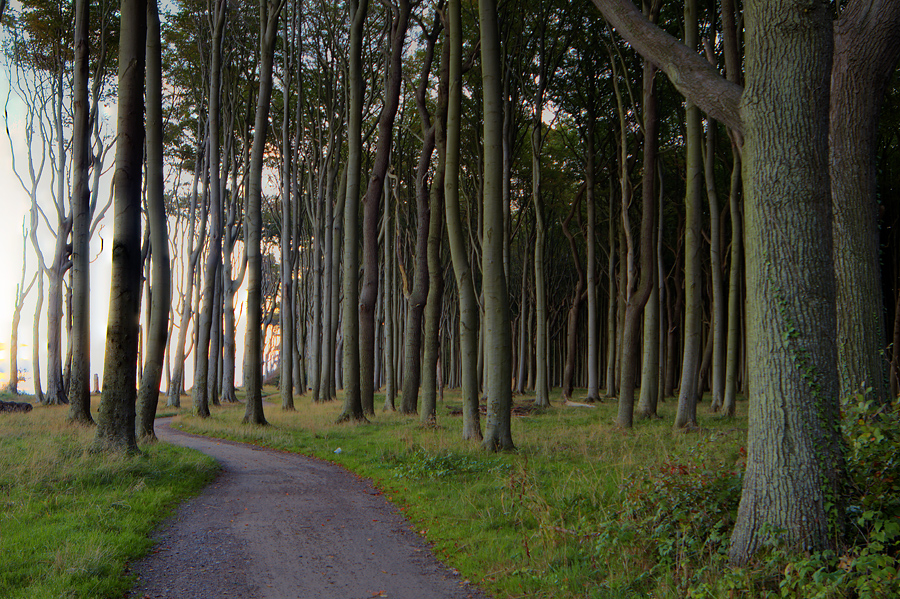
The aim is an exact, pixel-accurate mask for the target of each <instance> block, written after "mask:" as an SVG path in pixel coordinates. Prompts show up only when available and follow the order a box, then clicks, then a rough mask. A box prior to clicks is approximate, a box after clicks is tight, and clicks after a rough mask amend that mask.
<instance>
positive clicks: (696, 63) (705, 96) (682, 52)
mask: <svg viewBox="0 0 900 599" xmlns="http://www.w3.org/2000/svg"><path fill="white" fill-rule="evenodd" d="M593 2H594V5H596V6H597V8H598V9H600V12H601V13H603V17H604V18H605V19H606V20H607V21H608V22H609V24H610V25H612V26H613V27H614V28H615V29H616V31H618V32H619V35H621V36H622V37H623V38H625V40H626V41H627V42H628V43H629V44H631V46H632V47H633V48H634V49H635V50H636V51H637V52H638V53H639V54H640V55H641V56H643V57H644V58H646V59H647V60H649V61H651V62H653V63H655V64H656V65H657V66H658V67H659V69H660V70H661V71H663V72H664V73H665V74H666V75H668V77H669V80H670V81H672V85H674V86H675V89H677V90H678V91H679V92H681V94H682V95H683V96H684V97H685V98H687V99H688V100H690V101H691V102H693V103H694V104H696V105H697V106H699V107H700V109H701V110H703V111H704V112H705V113H707V114H708V115H710V116H711V117H713V118H714V119H716V120H717V121H719V122H722V123H724V124H725V125H727V126H728V127H730V128H731V129H735V130H738V131H743V125H742V123H741V116H740V112H739V105H740V101H741V93H743V88H742V87H741V86H739V85H737V84H736V83H732V82H730V81H727V80H725V79H724V78H723V77H722V76H721V75H720V74H719V73H718V72H717V71H716V69H714V68H713V67H712V66H711V65H710V64H709V63H708V62H707V61H706V59H705V58H703V57H702V56H701V55H700V54H698V53H697V52H695V51H694V50H692V49H690V48H688V47H687V46H685V45H684V44H682V43H681V42H679V41H678V40H677V39H675V38H674V37H672V36H671V35H669V34H668V33H666V32H665V31H663V30H662V29H660V28H659V27H657V26H655V25H653V24H652V23H651V22H650V21H648V20H647V18H646V17H645V16H644V15H643V14H642V13H641V11H640V10H639V9H638V8H637V7H636V6H635V5H634V3H633V2H631V0H593Z"/></svg>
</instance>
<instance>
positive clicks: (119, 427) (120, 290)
mask: <svg viewBox="0 0 900 599" xmlns="http://www.w3.org/2000/svg"><path fill="white" fill-rule="evenodd" d="M146 39H147V4H146V2H145V1H144V0H122V3H121V35H120V38H119V40H120V41H119V90H118V126H117V128H116V130H117V132H118V134H117V138H116V171H115V174H114V175H113V185H114V188H115V218H114V221H113V225H114V232H113V252H112V253H113V263H112V275H111V282H110V294H109V297H110V305H109V319H108V324H107V332H106V356H105V359H104V367H103V395H102V396H101V399H100V407H99V409H98V412H97V434H96V437H95V438H94V443H93V445H92V450H93V451H110V450H114V451H124V452H127V453H136V452H137V451H138V449H137V442H136V439H135V426H134V424H135V423H134V418H135V405H134V404H135V395H136V388H137V384H136V383H137V381H136V372H135V371H136V367H137V349H138V338H139V336H140V331H139V327H138V319H139V316H140V293H141V262H140V260H141V168H142V166H143V149H144V94H143V91H144V89H143V86H144V55H145V50H146V47H145V46H146Z"/></svg>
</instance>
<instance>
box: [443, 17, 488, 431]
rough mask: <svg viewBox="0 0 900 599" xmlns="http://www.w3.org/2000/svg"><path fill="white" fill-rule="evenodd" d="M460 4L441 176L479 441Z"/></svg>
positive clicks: (452, 38) (467, 406)
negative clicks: (463, 205)
mask: <svg viewBox="0 0 900 599" xmlns="http://www.w3.org/2000/svg"><path fill="white" fill-rule="evenodd" d="M460 1H461V0H448V3H447V15H448V27H447V29H448V34H449V35H448V39H447V43H448V44H449V45H450V57H449V61H450V74H449V79H450V81H449V90H448V95H447V99H448V101H447V159H446V160H447V162H446V169H445V175H444V195H445V197H444V211H445V213H446V217H447V238H448V241H449V245H450V256H451V259H452V261H453V272H454V275H455V276H456V289H457V291H458V293H459V345H460V366H461V379H462V385H461V386H462V401H463V430H462V436H463V439H472V440H476V441H478V440H481V438H482V434H481V423H480V414H479V411H478V303H477V301H476V299H475V288H474V285H473V284H472V271H471V265H470V263H469V258H468V255H467V252H466V243H465V238H464V236H463V231H462V219H461V218H460V210H459V170H460V169H459V154H460V150H459V146H460V143H459V138H460V129H461V125H462V120H461V103H462V22H461V21H462V20H461V14H460Z"/></svg>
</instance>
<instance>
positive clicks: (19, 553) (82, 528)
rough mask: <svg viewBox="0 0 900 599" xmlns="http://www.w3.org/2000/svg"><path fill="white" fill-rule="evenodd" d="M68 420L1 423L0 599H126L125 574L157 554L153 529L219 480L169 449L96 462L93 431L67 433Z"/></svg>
mask: <svg viewBox="0 0 900 599" xmlns="http://www.w3.org/2000/svg"><path fill="white" fill-rule="evenodd" d="M16 400H17V401H23V400H24V398H22V397H19V398H16ZM67 412H68V408H67V407H40V406H35V408H34V410H33V411H32V412H31V413H29V414H2V415H0V504H2V509H0V597H4V598H8V599H13V598H16V599H26V598H29V599H30V598H34V599H48V598H57V597H73V598H75V597H77V598H93V597H96V598H101V597H102V598H107V597H120V596H122V594H123V593H124V592H125V591H126V590H127V589H129V588H131V584H132V580H131V578H130V577H129V576H128V575H127V573H126V564H127V562H128V561H130V560H134V559H137V558H139V557H141V556H142V555H144V554H146V553H147V551H149V549H150V547H151V545H152V542H151V540H150V532H151V531H152V529H153V528H154V527H155V526H156V525H157V524H159V523H160V522H161V520H162V519H163V518H165V517H166V516H167V515H169V514H170V513H171V511H172V509H173V507H174V506H176V505H177V504H178V502H180V501H182V500H183V499H185V498H187V497H188V496H191V495H193V494H196V493H197V492H198V491H199V490H200V489H201V488H202V487H203V486H204V485H205V484H206V483H207V482H209V481H210V480H211V479H212V477H213V476H214V475H215V473H216V471H217V466H216V464H215V462H214V461H213V460H212V459H211V458H208V457H206V456H203V455H202V454H199V453H197V452H193V451H190V450H186V449H181V448H175V447H172V446H170V445H165V444H158V445H151V446H145V447H143V455H141V456H139V457H134V458H129V457H124V456H121V455H90V454H88V453H87V452H86V449H87V447H88V446H89V445H90V443H91V441H92V439H93V435H94V430H93V428H91V427H82V426H72V425H69V424H67V423H66V421H65V419H66V415H67ZM94 413H95V414H96V406H95V407H94Z"/></svg>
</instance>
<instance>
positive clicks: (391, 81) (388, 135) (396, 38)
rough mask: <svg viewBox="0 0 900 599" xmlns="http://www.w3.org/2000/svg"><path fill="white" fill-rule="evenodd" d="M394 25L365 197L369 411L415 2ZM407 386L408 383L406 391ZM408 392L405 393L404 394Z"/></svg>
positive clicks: (403, 5)
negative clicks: (381, 240) (383, 218)
mask: <svg viewBox="0 0 900 599" xmlns="http://www.w3.org/2000/svg"><path fill="white" fill-rule="evenodd" d="M398 4H399V8H398V10H397V14H396V17H395V19H394V22H393V24H392V25H391V56H390V61H389V64H388V70H387V76H386V78H385V91H384V106H383V107H382V110H381V116H380V117H379V119H378V145H377V147H376V149H375V158H374V160H373V165H372V172H371V174H370V175H369V185H368V187H367V188H366V195H365V197H364V198H363V206H364V210H363V261H364V263H365V266H364V273H363V285H362V290H361V292H360V296H359V383H360V401H361V403H362V407H363V411H364V412H365V413H366V414H374V413H375V387H374V383H375V302H376V300H377V299H378V271H379V269H378V217H379V216H380V212H381V194H382V191H383V190H384V178H385V176H386V175H387V169H388V165H389V164H390V158H391V147H392V145H393V141H394V119H395V117H396V115H397V110H398V109H399V107H400V88H401V84H402V82H403V71H402V59H403V47H404V41H405V40H406V30H407V28H408V26H409V15H410V12H411V11H412V5H411V3H410V1H409V0H399V2H398ZM423 301H424V300H423ZM405 389H406V385H405V384H404V390H405ZM405 396H406V393H405V392H404V397H405Z"/></svg>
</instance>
